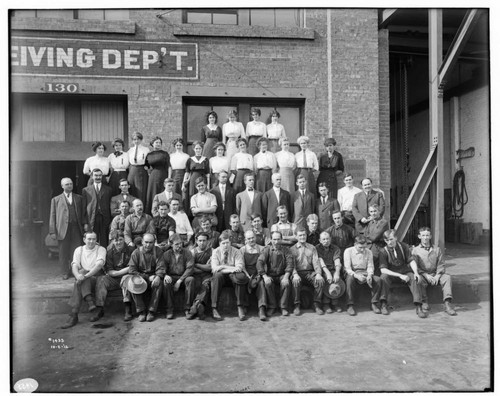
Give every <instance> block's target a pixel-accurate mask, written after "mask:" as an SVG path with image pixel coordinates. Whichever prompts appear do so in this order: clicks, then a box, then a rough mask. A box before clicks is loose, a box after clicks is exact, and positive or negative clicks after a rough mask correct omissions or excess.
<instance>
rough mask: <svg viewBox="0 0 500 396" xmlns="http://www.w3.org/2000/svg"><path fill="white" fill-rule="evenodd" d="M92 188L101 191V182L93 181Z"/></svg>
mask: <svg viewBox="0 0 500 396" xmlns="http://www.w3.org/2000/svg"><path fill="white" fill-rule="evenodd" d="M94 188H95V190H96V191H97V192H99V191H101V188H102V183H94Z"/></svg>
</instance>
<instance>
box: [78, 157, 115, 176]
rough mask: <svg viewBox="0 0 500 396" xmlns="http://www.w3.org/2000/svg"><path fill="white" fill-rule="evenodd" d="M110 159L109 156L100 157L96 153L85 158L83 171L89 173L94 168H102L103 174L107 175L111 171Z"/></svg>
mask: <svg viewBox="0 0 500 396" xmlns="http://www.w3.org/2000/svg"><path fill="white" fill-rule="evenodd" d="M109 165H110V163H109V159H108V157H99V156H97V154H96V155H94V156H93V157H89V158H87V159H86V160H85V163H84V164H83V173H84V174H86V175H89V174H90V172H92V171H93V170H94V169H100V170H102V175H103V176H106V175H107V174H108V173H109Z"/></svg>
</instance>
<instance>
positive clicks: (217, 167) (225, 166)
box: [209, 142, 229, 188]
mask: <svg viewBox="0 0 500 396" xmlns="http://www.w3.org/2000/svg"><path fill="white" fill-rule="evenodd" d="M214 151H215V153H216V155H215V157H212V158H210V160H209V164H210V184H211V186H210V188H213V187H215V186H216V185H217V184H218V183H219V173H220V172H221V171H223V170H224V171H226V172H227V173H229V159H228V158H227V157H226V156H225V155H224V153H225V151H226V146H225V145H224V143H221V142H219V143H216V144H215V146H214Z"/></svg>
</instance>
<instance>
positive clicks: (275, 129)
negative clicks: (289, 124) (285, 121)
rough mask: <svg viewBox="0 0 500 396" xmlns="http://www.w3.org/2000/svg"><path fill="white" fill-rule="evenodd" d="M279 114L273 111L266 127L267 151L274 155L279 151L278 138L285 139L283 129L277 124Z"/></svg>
mask: <svg viewBox="0 0 500 396" xmlns="http://www.w3.org/2000/svg"><path fill="white" fill-rule="evenodd" d="M279 118H280V113H278V111H277V110H274V111H273V112H272V113H271V123H270V124H268V125H267V138H268V139H269V144H268V146H269V147H268V148H269V151H271V152H273V153H275V152H276V151H278V150H279V140H280V138H285V137H286V132H285V127H284V126H283V125H282V124H280V123H279V122H278V120H279Z"/></svg>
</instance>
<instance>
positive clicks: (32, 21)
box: [10, 17, 135, 34]
mask: <svg viewBox="0 0 500 396" xmlns="http://www.w3.org/2000/svg"><path fill="white" fill-rule="evenodd" d="M10 22H11V29H12V30H39V31H58V32H92V33H123V34H135V22H132V21H101V20H93V19H92V20H91V19H60V18H15V17H14V18H11V20H10Z"/></svg>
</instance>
